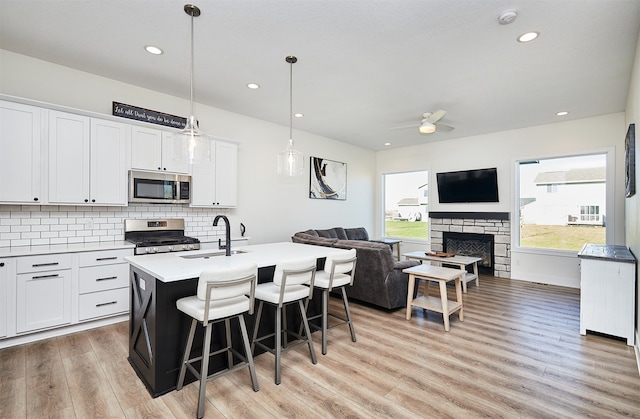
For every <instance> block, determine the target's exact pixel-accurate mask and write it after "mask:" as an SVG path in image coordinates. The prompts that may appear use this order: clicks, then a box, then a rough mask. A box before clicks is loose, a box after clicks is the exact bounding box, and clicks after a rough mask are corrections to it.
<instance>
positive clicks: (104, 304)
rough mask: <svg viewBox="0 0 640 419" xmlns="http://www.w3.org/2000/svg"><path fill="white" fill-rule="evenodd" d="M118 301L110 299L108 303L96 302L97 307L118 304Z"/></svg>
mask: <svg viewBox="0 0 640 419" xmlns="http://www.w3.org/2000/svg"><path fill="white" fill-rule="evenodd" d="M117 303H118V302H117V301H109V302H108V303H100V304H96V307H103V306H110V305H111V304H117Z"/></svg>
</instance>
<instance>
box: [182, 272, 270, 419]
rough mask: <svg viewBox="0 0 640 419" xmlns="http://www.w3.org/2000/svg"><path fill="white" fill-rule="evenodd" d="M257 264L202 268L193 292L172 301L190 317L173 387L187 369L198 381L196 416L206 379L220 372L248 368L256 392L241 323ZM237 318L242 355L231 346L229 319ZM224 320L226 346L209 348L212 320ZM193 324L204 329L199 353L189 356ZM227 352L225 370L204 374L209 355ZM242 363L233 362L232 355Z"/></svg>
mask: <svg viewBox="0 0 640 419" xmlns="http://www.w3.org/2000/svg"><path fill="white" fill-rule="evenodd" d="M257 273H258V267H257V265H256V264H248V265H245V266H241V267H236V268H230V269H215V270H210V271H202V273H201V274H200V278H199V279H198V292H197V295H194V296H190V297H184V298H181V299H179V300H178V301H176V306H177V308H178V310H180V311H182V312H183V313H185V314H187V315H189V316H191V317H192V321H191V328H190V329H189V338H188V339H187V346H186V348H185V351H184V357H183V359H182V365H181V367H180V375H179V377H178V385H177V388H176V390H180V389H182V386H183V383H184V377H185V373H186V371H187V368H188V369H189V371H191V373H192V374H193V375H195V376H196V377H197V378H198V380H200V393H199V395H198V418H202V416H203V415H204V401H205V393H206V389H207V381H209V380H213V379H215V378H218V377H220V376H222V375H225V374H228V373H230V372H233V371H236V370H238V369H240V368H244V367H247V366H248V367H249V371H250V374H251V382H252V384H253V390H254V391H258V389H259V388H258V379H257V377H256V371H255V368H254V365H253V356H252V353H251V351H250V348H249V336H248V334H247V326H246V324H245V322H244V316H243V315H244V313H247V312H248V313H249V314H253V305H254V294H255V288H256V278H257ZM232 318H237V319H238V322H239V323H240V331H241V332H242V342H243V344H244V352H245V355H242V354H241V353H239V352H238V351H236V350H235V349H234V348H232V347H231V327H230V324H229V320H230V319H232ZM221 321H224V323H225V336H226V345H227V346H226V347H225V348H222V349H220V350H218V351H216V352H213V353H210V351H211V329H212V328H213V325H214V324H215V323H218V322H221ZM196 323H202V326H203V327H204V328H205V334H204V342H203V346H202V356H198V357H195V358H189V356H190V354H191V346H192V344H193V337H194V335H195V331H196ZM223 352H226V353H227V369H225V370H222V371H219V372H216V373H214V374H211V375H208V370H209V358H210V357H211V356H213V355H217V354H220V353H223ZM234 355H235V356H236V357H237V358H239V359H240V360H241V361H242V362H240V363H238V364H236V365H234V364H233V356H234ZM197 361H201V367H200V371H197V370H196V369H195V368H194V367H193V365H191V364H192V363H193V362H197Z"/></svg>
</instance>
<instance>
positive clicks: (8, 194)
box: [0, 101, 46, 204]
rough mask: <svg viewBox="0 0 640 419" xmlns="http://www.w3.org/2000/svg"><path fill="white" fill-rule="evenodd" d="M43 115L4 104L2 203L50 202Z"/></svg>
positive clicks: (0, 107) (0, 113) (0, 110)
mask: <svg viewBox="0 0 640 419" xmlns="http://www.w3.org/2000/svg"><path fill="white" fill-rule="evenodd" d="M42 115H43V112H42V110H41V109H40V108H38V107H35V106H29V105H23V104H20V103H13V102H7V101H0V203H16V204H41V203H46V197H45V196H44V190H45V188H44V182H43V180H42V176H43V173H42V170H43V169H42V162H43V160H44V158H43V150H42V148H43V142H44V138H43V122H42Z"/></svg>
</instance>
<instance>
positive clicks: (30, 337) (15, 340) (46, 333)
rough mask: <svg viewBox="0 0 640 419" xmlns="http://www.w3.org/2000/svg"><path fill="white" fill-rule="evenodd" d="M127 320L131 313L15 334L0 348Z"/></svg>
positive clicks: (2, 342)
mask: <svg viewBox="0 0 640 419" xmlns="http://www.w3.org/2000/svg"><path fill="white" fill-rule="evenodd" d="M127 320H129V313H127V314H121V315H119V316H114V317H107V318H104V319H98V320H94V321H89V322H85V323H77V324H74V325H71V326H65V327H58V328H55V329H50V330H43V331H41V332H35V333H29V334H26V335H23V336H13V337H10V338H6V339H1V340H0V349H2V348H10V347H12V346H18V345H22V344H25V343H31V342H36V341H39V340H44V339H49V338H52V337H56V336H63V335H68V334H70V333H75V332H81V331H83V330H89V329H95V328H96V327H102V326H107V325H109V324H113V323H119V322H123V321H127Z"/></svg>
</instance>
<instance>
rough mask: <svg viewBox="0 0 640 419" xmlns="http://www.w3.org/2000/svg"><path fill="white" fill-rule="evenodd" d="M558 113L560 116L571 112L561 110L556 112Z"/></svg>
mask: <svg viewBox="0 0 640 419" xmlns="http://www.w3.org/2000/svg"><path fill="white" fill-rule="evenodd" d="M556 115H558V116H565V115H569V112H567V111H560V112H558V113H556Z"/></svg>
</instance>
